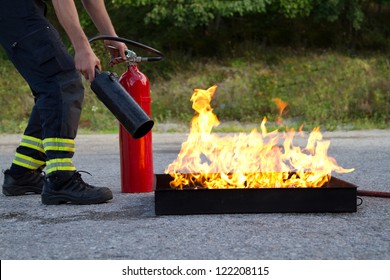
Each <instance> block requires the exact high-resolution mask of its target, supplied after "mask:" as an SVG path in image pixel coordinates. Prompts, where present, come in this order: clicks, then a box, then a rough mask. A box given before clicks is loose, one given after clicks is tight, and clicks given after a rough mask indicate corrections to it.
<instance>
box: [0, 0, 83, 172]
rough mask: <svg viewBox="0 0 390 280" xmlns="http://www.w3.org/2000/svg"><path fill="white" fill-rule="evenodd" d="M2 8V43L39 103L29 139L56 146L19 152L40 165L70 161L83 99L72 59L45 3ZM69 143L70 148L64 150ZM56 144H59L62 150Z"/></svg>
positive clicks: (10, 3) (11, 1)
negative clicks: (61, 159)
mask: <svg viewBox="0 0 390 280" xmlns="http://www.w3.org/2000/svg"><path fill="white" fill-rule="evenodd" d="M0 5H1V6H0V44H1V45H2V46H3V48H4V49H5V51H6V53H7V54H8V57H9V59H10V60H11V61H12V62H13V64H14V65H15V67H16V68H17V69H18V71H19V72H20V74H21V75H22V76H23V77H24V79H25V80H26V81H27V83H28V84H29V86H30V88H31V90H32V93H33V95H34V98H35V105H34V107H33V108H32V112H31V115H30V118H29V122H28V125H27V128H26V130H25V132H24V135H27V136H29V137H28V139H33V140H36V139H40V140H42V141H44V140H45V139H50V141H49V142H50V143H51V144H50V145H48V147H50V148H47V149H46V147H45V148H44V149H43V150H42V149H38V148H37V147H36V146H39V145H35V144H33V145H32V146H31V145H21V146H19V147H18V148H17V153H18V154H21V155H24V156H27V157H28V158H29V157H31V158H32V159H36V160H38V161H39V162H41V161H47V160H56V159H59V158H71V157H72V156H73V152H74V147H73V148H69V145H70V146H72V143H71V142H72V141H70V144H69V141H67V139H70V140H72V139H74V138H75V137H76V134H77V128H78V123H79V120H80V114H81V106H82V102H83V98H84V88H83V85H82V80H81V75H80V73H79V72H78V71H77V70H76V69H75V64H74V60H73V57H72V56H71V55H70V54H69V53H68V51H67V49H66V48H65V46H64V45H63V43H62V40H61V38H60V35H59V34H58V32H57V31H56V30H55V28H54V27H53V26H52V25H51V24H50V22H49V21H48V20H47V19H46V18H45V16H44V9H45V7H44V5H42V2H41V1H39V0H36V1H34V0H18V1H15V0H2V1H1V2H0ZM15 94H18V93H16V92H15ZM63 139H64V140H63ZM64 141H65V142H66V143H67V145H68V148H61V147H62V146H63V145H64V143H65V142H64ZM22 142H23V141H22ZM53 142H58V143H59V144H58V147H54V146H56V145H57V144H56V143H54V145H53ZM31 147H32V148H31ZM53 147H54V148H53ZM27 168H29V169H34V168H35V167H34V165H30V166H29V167H27Z"/></svg>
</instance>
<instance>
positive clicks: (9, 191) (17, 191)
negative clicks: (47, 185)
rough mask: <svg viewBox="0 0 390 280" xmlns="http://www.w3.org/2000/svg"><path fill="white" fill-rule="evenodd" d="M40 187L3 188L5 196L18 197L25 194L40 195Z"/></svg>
mask: <svg viewBox="0 0 390 280" xmlns="http://www.w3.org/2000/svg"><path fill="white" fill-rule="evenodd" d="M41 193H42V187H37V186H3V194H4V195H5V196H19V195H25V194H41Z"/></svg>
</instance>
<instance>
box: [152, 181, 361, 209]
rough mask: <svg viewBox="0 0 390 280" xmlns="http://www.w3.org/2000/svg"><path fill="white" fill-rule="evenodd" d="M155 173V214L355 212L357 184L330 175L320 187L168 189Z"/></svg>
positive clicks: (167, 185) (165, 182)
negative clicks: (327, 180) (328, 179)
mask: <svg viewBox="0 0 390 280" xmlns="http://www.w3.org/2000/svg"><path fill="white" fill-rule="evenodd" d="M171 181H172V177H171V176H170V175H169V174H156V190H155V212H156V215H192V214H239V213H320V212H356V211H357V186H355V185H353V184H351V183H348V182H346V181H343V180H341V179H337V178H335V177H332V178H331V180H330V181H329V182H328V183H327V185H326V186H324V187H322V188H256V189H255V188H245V189H242V188H241V189H205V188H195V187H193V188H191V187H189V188H183V189H182V190H179V189H172V188H171V187H170V186H169V183H170V182H171Z"/></svg>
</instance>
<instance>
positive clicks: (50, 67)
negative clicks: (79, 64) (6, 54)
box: [13, 26, 74, 77]
mask: <svg viewBox="0 0 390 280" xmlns="http://www.w3.org/2000/svg"><path fill="white" fill-rule="evenodd" d="M13 49H14V53H15V55H16V56H17V57H18V59H19V61H24V62H23V63H26V64H27V65H30V67H31V70H32V71H35V72H36V73H37V74H38V75H40V76H42V77H50V76H53V75H55V74H58V73H60V72H61V71H66V70H72V69H74V60H73V58H72V56H71V55H70V54H69V53H68V51H67V50H66V48H65V47H64V46H63V43H62V41H61V39H60V38H59V35H58V33H57V32H56V30H54V29H52V28H50V27H49V26H44V27H41V28H38V29H36V30H34V31H32V32H30V33H28V34H27V35H25V36H23V37H22V38H21V39H20V40H19V41H17V42H15V43H14V44H13Z"/></svg>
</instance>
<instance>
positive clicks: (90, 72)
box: [74, 48, 101, 82]
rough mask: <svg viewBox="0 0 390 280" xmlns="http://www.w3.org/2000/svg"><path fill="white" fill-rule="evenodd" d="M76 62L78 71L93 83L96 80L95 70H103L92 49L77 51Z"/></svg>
mask: <svg viewBox="0 0 390 280" xmlns="http://www.w3.org/2000/svg"><path fill="white" fill-rule="evenodd" d="M74 60H75V64H76V69H77V70H79V71H80V72H81V74H83V76H84V77H85V79H87V80H89V81H91V82H92V80H93V79H94V78H95V68H96V67H97V68H98V69H99V70H101V65H100V60H99V58H98V57H97V56H96V55H95V53H94V52H93V50H92V49H91V48H83V49H80V50H79V51H77V50H76V52H75V56H74Z"/></svg>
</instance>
